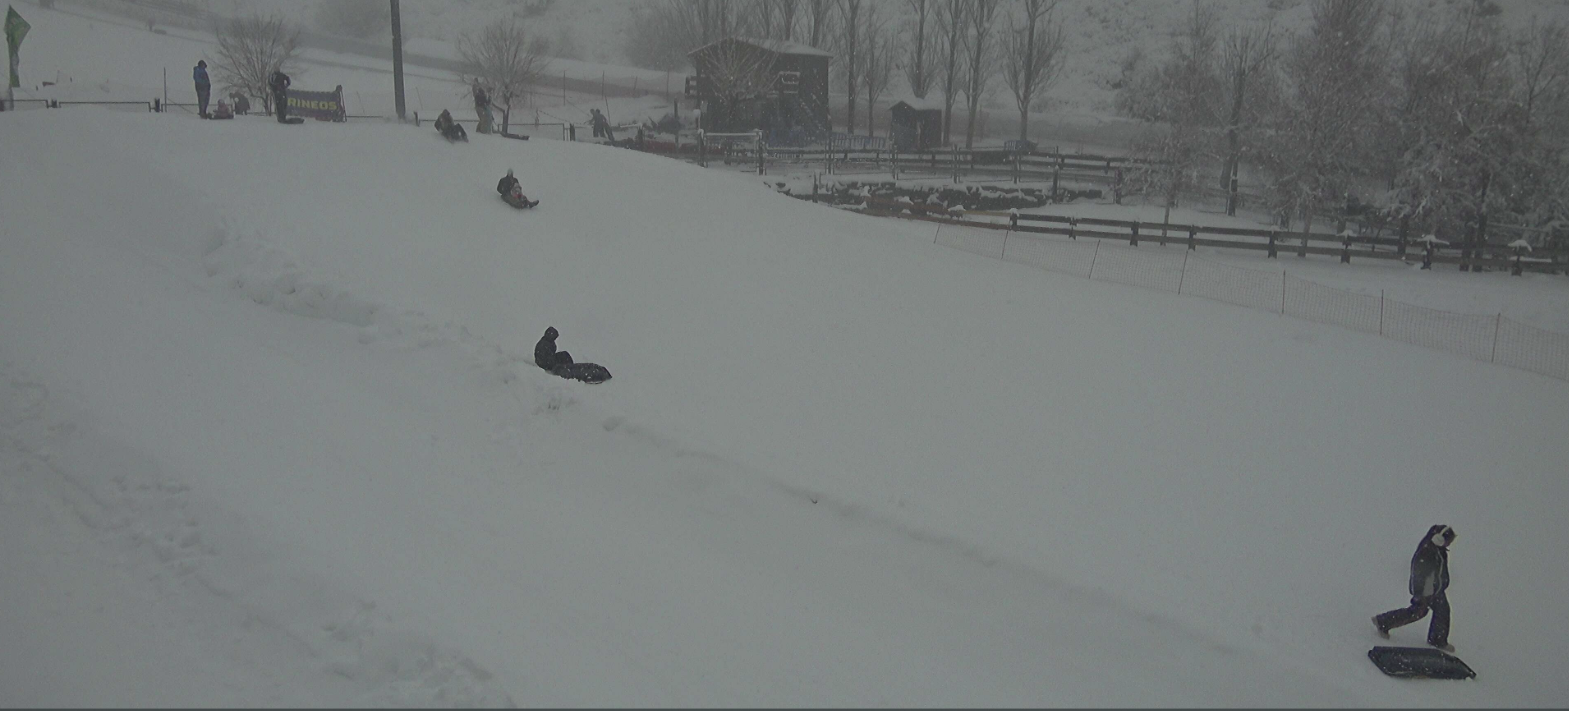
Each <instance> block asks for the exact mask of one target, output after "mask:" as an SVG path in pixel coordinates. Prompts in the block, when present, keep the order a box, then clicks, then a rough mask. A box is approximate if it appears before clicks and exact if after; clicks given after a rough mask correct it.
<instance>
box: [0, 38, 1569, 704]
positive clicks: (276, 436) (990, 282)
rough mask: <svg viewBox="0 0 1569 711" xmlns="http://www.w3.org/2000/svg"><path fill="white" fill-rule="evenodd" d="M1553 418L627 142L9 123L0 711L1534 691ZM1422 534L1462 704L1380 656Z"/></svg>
mask: <svg viewBox="0 0 1569 711" xmlns="http://www.w3.org/2000/svg"><path fill="white" fill-rule="evenodd" d="M44 29H45V25H44V23H42V22H41V21H40V22H35V32H41V31H43V30H44ZM44 36H47V34H40V35H37V37H44ZM146 36H147V37H149V38H156V36H154V35H150V34H147V35H146ZM29 41H32V40H31V39H30V40H29ZM154 41H160V40H157V39H154ZM110 46H116V47H120V48H121V51H122V52H123V54H121V55H120V56H121V64H126V63H133V62H135V61H139V60H138V59H137V57H145V56H147V54H156V51H157V50H156V49H150V48H149V47H148V46H146V45H142V44H137V43H135V42H132V41H131V40H126V44H124V45H110ZM144 53H145V54H144ZM84 71H85V70H84ZM106 71H111V70H106ZM83 81H88V80H86V79H84V80H83ZM508 168H512V169H515V170H516V171H517V174H518V176H519V177H520V178H521V180H522V182H523V185H524V188H525V191H526V192H527V193H528V194H529V195H530V197H534V198H538V199H540V200H541V201H542V204H541V206H540V207H539V208H538V209H536V210H534V211H531V212H526V213H518V212H515V211H512V210H510V209H509V208H507V207H505V206H504V205H503V204H501V203H500V202H499V201H498V200H497V199H496V196H495V194H494V193H493V185H494V181H495V179H496V178H497V177H499V176H500V175H501V174H502V173H503V172H504V171H505V170H507V169H508ZM1337 273H1338V274H1343V275H1345V276H1343V277H1341V278H1342V279H1344V280H1346V281H1354V280H1362V281H1363V283H1362V284H1361V285H1360V286H1361V287H1364V288H1381V285H1382V282H1380V281H1379V280H1381V279H1385V278H1387V275H1388V274H1389V270H1387V269H1347V270H1345V271H1340V272H1337ZM1399 279H1400V280H1401V281H1402V282H1405V281H1408V280H1412V279H1421V280H1423V282H1422V284H1423V286H1422V289H1421V290H1420V294H1426V295H1429V296H1432V298H1434V299H1435V301H1436V302H1437V305H1442V306H1449V305H1451V304H1453V303H1457V302H1463V301H1464V300H1465V299H1466V298H1468V295H1469V294H1471V293H1473V291H1474V289H1473V287H1472V285H1473V284H1475V283H1477V280H1490V279H1498V280H1507V277H1504V276H1502V275H1463V274H1458V273H1454V272H1424V273H1418V274H1415V275H1412V274H1407V273H1404V272H1401V273H1400V275H1399ZM1520 283H1529V284H1531V285H1532V288H1534V289H1538V290H1539V291H1538V292H1537V293H1538V294H1539V295H1540V298H1541V299H1542V300H1544V301H1546V302H1547V303H1557V304H1559V305H1560V306H1559V309H1558V312H1559V313H1561V312H1562V311H1563V305H1564V304H1566V303H1569V295H1566V294H1565V293H1564V290H1563V288H1562V287H1563V285H1564V280H1563V279H1562V277H1536V278H1532V279H1526V280H1520ZM1424 303H1426V302H1424ZM547 326H554V327H556V328H558V329H559V330H560V331H561V334H562V335H561V343H560V345H561V346H562V347H564V348H566V349H568V350H570V351H571V352H572V353H573V355H574V356H576V357H577V358H578V359H579V360H589V361H596V362H599V363H602V364H604V365H606V366H607V367H609V369H610V370H611V371H612V372H613V373H614V375H615V377H614V379H613V380H611V381H609V382H607V383H605V384H602V385H596V386H587V385H582V384H578V383H574V382H568V381H563V380H560V379H557V378H555V377H553V376H551V375H549V374H547V373H544V372H542V371H540V370H539V369H537V368H535V367H534V366H533V365H532V362H531V361H532V355H531V348H532V346H533V345H534V342H535V340H536V339H537V338H538V337H539V335H540V333H541V332H542V331H543V330H544V329H545V328H546V327H547ZM1566 415H1569V384H1566V383H1564V382H1562V381H1558V380H1552V379H1549V378H1545V377H1540V376H1536V375H1532V374H1530V373H1525V372H1522V371H1517V370H1512V369H1507V368H1501V367H1496V366H1492V365H1489V364H1486V363H1479V362H1473V361H1470V360H1467V359H1465V358H1462V357H1458V356H1453V355H1449V354H1445V353H1441V352H1437V351H1432V350H1426V349H1422V348H1419V347H1416V346H1410V345H1406V344H1402V343H1398V342H1394V341H1389V340H1384V339H1380V338H1378V337H1376V336H1372V335H1367V334H1360V333H1354V332H1350V331H1346V330H1343V329H1338V328H1335V327H1332V326H1327V325H1321V324H1314V323H1307V322H1302V321H1296V320H1291V319H1283V318H1281V317H1279V316H1275V315H1271V314H1266V313H1261V312H1256V311H1250V310H1247V309H1242V308H1237V307H1231V306H1226V305H1223V304H1219V303H1215V302H1210V301H1204V300H1199V299H1194V298H1188V297H1176V298H1174V297H1171V296H1168V295H1162V294H1157V293H1153V292H1149V291H1143V290H1139V289H1134V288H1130V287H1123V286H1119V285H1115V284H1110V283H1105V282H1099V281H1089V280H1085V279H1082V278H1073V277H1069V276H1066V275H1062V274H1056V273H1049V272H1041V271H1038V270H1035V269H1032V268H1029V267H1026V266H1023V265H1019V264H1011V263H1005V262H999V261H995V260H989V259H986V258H982V257H979V256H975V255H970V254H966V253H962V252H957V251H954V250H950V249H947V248H945V247H942V246H938V245H934V244H933V243H932V232H931V230H930V229H928V226H927V225H919V224H909V223H903V222H897V221H889V220H880V219H877V218H871V217H863V216H859V215H853V214H848V213H844V212H840V211H837V210H834V209H832V208H826V207H820V206H815V205H810V204H806V203H803V202H799V201H795V200H792V199H789V198H787V197H784V196H781V195H778V194H776V193H774V192H773V191H772V190H771V189H769V188H768V187H767V186H765V185H763V184H761V183H760V182H758V181H757V180H756V179H755V178H748V177H746V176H740V175H737V174H735V173H729V172H724V171H719V170H703V169H699V168H696V167H694V166H691V165H687V164H684V163H681V162H678V161H672V160H668V159H664V158H659V157H656V156H651V155H644V154H638V153H634V152H631V151H622V150H617V149H611V148H607V147H602V146H596V145H588V144H580V143H566V142H560V141H548V140H531V141H527V142H523V141H511V140H506V139H501V138H496V137H491V136H477V135H476V136H473V142H472V143H469V144H460V145H449V144H447V143H445V142H444V141H441V140H440V139H438V138H437V137H436V136H435V134H434V132H432V131H431V130H430V129H429V128H428V127H426V128H414V127H411V126H398V125H381V124H362V123H350V124H323V123H316V122H308V123H307V124H305V125H303V126H280V125H277V124H276V123H272V122H270V121H268V120H267V119H266V118H264V117H242V118H239V119H236V120H234V121H225V122H209V121H201V120H198V119H196V118H194V117H190V116H184V115H180V114H175V113H169V114H148V113H131V112H117V111H112V110H104V109H97V108H67V109H62V110H48V111H44V110H33V111H22V112H15V113H5V114H0V600H4V604H5V609H6V610H7V614H4V615H0V639H4V640H6V644H4V645H0V703H5V704H8V705H157V704H171V705H198V704H200V705H351V704H372V705H504V704H508V703H511V704H527V705H644V706H647V705H699V704H702V705H917V704H919V705H937V704H941V705H961V704H962V705H1081V706H1082V705H1097V706H1101V705H1105V706H1110V705H1117V706H1127V705H1204V706H1232V705H1266V704H1267V705H1333V706H1370V705H1399V706H1421V707H1433V706H1450V705H1454V706H1482V705H1488V706H1491V705H1510V706H1553V705H1558V704H1561V702H1562V700H1563V699H1564V698H1566V696H1569V681H1566V680H1565V678H1564V677H1563V675H1562V674H1560V673H1559V670H1558V665H1557V664H1556V661H1555V660H1556V659H1557V655H1556V651H1557V646H1558V641H1559V639H1561V638H1562V636H1563V631H1564V630H1565V629H1569V613H1566V612H1565V611H1564V608H1563V607H1562V606H1561V605H1558V604H1556V600H1557V594H1558V591H1560V590H1562V589H1564V588H1565V587H1566V584H1569V572H1566V571H1565V568H1564V567H1563V566H1561V565H1558V564H1557V557H1556V553H1555V551H1556V548H1555V546H1556V542H1558V541H1561V540H1564V539H1565V537H1566V535H1569V525H1566V524H1565V522H1564V519H1563V516H1562V510H1563V508H1564V505H1565V503H1566V502H1569V481H1566V480H1565V479H1564V477H1563V476H1562V464H1561V463H1562V462H1563V461H1564V460H1565V458H1566V455H1569V441H1566V440H1565V439H1564V438H1563V437H1562V436H1561V430H1562V427H1561V423H1562V422H1563V421H1564V420H1565V417H1566ZM1434 523H1446V524H1450V525H1453V526H1454V527H1455V528H1456V529H1457V530H1458V531H1459V533H1460V540H1459V542H1458V543H1457V544H1456V547H1455V552H1454V554H1453V558H1452V563H1451V564H1452V570H1453V576H1454V585H1453V587H1452V588H1451V601H1452V604H1453V606H1454V610H1455V625H1454V634H1453V638H1452V639H1453V641H1454V642H1455V644H1456V645H1457V646H1458V647H1459V652H1460V654H1461V655H1462V656H1463V657H1464V658H1465V659H1466V660H1467V661H1468V662H1469V663H1470V664H1471V665H1472V666H1474V667H1475V668H1476V669H1477V670H1478V671H1479V672H1480V676H1479V678H1478V679H1477V680H1475V681H1474V682H1467V683H1463V684H1437V683H1410V682H1400V681H1396V680H1392V679H1389V678H1386V677H1384V676H1383V675H1381V674H1379V673H1378V672H1377V671H1376V670H1374V669H1373V668H1372V667H1371V666H1370V665H1369V664H1368V663H1367V661H1366V657H1365V652H1366V650H1367V648H1368V647H1370V646H1372V645H1373V644H1376V643H1381V640H1379V639H1377V638H1376V636H1375V635H1374V634H1373V631H1372V629H1371V624H1370V623H1369V621H1368V618H1369V617H1370V616H1371V615H1372V614H1374V613H1376V612H1380V611H1383V610H1385V609H1390V608H1393V607H1395V606H1397V605H1402V604H1404V603H1405V601H1406V594H1405V585H1406V566H1407V563H1408V560H1409V556H1410V553H1411V550H1412V548H1413V547H1414V546H1415V545H1416V543H1417V538H1418V537H1419V536H1420V535H1421V534H1422V532H1423V531H1425V530H1426V528H1427V527H1428V526H1429V525H1431V524H1434ZM1424 631H1425V626H1413V627H1410V628H1404V629H1402V630H1399V631H1397V632H1396V640H1397V642H1398V643H1401V644H1411V645H1419V644H1420V643H1421V639H1422V634H1423V632H1424Z"/></svg>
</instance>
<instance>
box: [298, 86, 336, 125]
mask: <svg viewBox="0 0 1569 711" xmlns="http://www.w3.org/2000/svg"><path fill="white" fill-rule="evenodd" d="M348 113H349V111H348V109H347V108H346V107H345V106H344V104H343V87H342V86H339V87H338V88H336V89H333V90H332V91H305V90H302V89H289V115H290V116H305V117H309V118H313V119H317V120H320V121H342V120H344V116H346V115H347V114H348Z"/></svg>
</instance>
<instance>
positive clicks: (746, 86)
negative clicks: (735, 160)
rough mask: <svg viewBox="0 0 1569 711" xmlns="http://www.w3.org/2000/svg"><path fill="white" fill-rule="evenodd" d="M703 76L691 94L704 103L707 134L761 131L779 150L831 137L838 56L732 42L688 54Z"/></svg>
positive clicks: (785, 45) (787, 45)
mask: <svg viewBox="0 0 1569 711" xmlns="http://www.w3.org/2000/svg"><path fill="white" fill-rule="evenodd" d="M688 56H689V57H691V60H692V66H693V67H696V68H697V76H695V77H689V78H688V79H687V86H686V93H687V95H688V96H691V97H693V98H695V99H697V100H698V101H700V102H702V111H703V119H702V121H703V128H704V129H706V130H708V131H711V132H718V133H736V132H742V131H753V130H759V129H761V130H762V131H763V133H764V135H765V136H767V137H769V140H770V142H771V143H773V144H775V145H786V144H789V143H792V142H795V141H803V140H805V141H809V140H813V139H815V138H817V137H820V136H823V135H826V134H827V133H828V130H829V126H830V124H829V119H828V63H829V62H830V61H831V60H832V59H833V55H832V54H830V53H828V52H824V51H823V50H820V49H818V48H816V47H811V46H808V45H804V44H797V43H795V42H784V41H781V40H764V39H754V38H749V37H727V38H725V39H722V40H719V41H717V42H713V43H710V44H707V45H704V46H702V47H699V48H697V49H694V50H692V51H691V52H689V53H688Z"/></svg>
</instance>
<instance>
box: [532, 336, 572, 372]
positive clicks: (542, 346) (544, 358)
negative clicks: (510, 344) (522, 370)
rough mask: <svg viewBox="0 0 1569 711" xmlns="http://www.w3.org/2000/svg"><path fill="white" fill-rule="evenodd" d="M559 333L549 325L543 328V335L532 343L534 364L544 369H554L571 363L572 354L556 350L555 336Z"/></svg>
mask: <svg viewBox="0 0 1569 711" xmlns="http://www.w3.org/2000/svg"><path fill="white" fill-rule="evenodd" d="M559 335H561V334H559V333H557V332H556V328H555V327H554V326H551V327H549V328H546V329H545V336H544V337H543V338H541V339H539V343H536V344H534V365H537V366H539V367H541V368H544V369H545V370H549V371H555V370H556V368H559V367H561V366H563V365H572V354H571V353H568V352H566V351H557V350H556V337H557V336H559Z"/></svg>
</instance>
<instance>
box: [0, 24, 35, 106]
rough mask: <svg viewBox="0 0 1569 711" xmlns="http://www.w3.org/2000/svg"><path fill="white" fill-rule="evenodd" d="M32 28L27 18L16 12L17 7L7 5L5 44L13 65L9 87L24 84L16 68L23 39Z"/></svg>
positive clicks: (8, 82)
mask: <svg viewBox="0 0 1569 711" xmlns="http://www.w3.org/2000/svg"><path fill="white" fill-rule="evenodd" d="M30 29H33V26H32V25H29V24H27V20H24V19H22V16H21V15H18V14H16V8H14V7H11V6H9V5H7V6H6V12H5V44H6V50H7V52H6V55H7V58H8V59H9V60H10V61H9V62H8V64H9V65H10V67H11V72H10V73H11V76H10V79H9V81H7V83H6V87H7V88H15V87H20V86H21V85H22V79H21V77H20V76H19V75H18V74H17V71H16V68H17V65H18V64H20V63H21V62H20V60H19V57H20V56H21V54H20V52H21V51H22V39H23V38H24V37H27V31H28V30H30Z"/></svg>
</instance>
